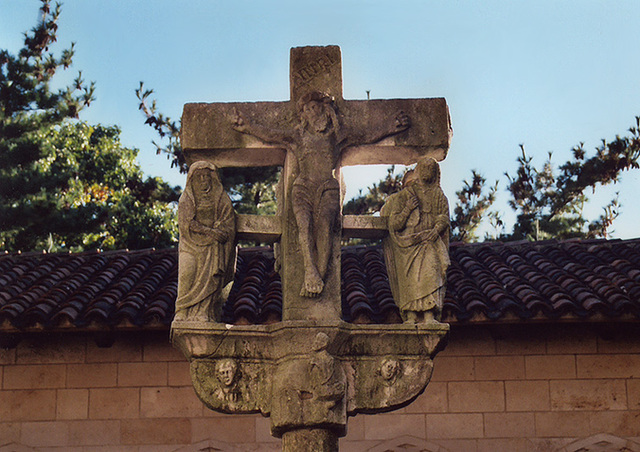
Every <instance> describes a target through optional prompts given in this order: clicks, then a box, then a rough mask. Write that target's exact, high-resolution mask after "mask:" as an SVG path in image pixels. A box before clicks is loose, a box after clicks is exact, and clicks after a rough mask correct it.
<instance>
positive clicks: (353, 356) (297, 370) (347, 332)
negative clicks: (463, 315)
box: [173, 321, 449, 436]
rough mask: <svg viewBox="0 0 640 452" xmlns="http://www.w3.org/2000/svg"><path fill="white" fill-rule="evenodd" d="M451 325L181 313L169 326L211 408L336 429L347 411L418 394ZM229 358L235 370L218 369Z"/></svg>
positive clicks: (382, 406) (388, 406)
mask: <svg viewBox="0 0 640 452" xmlns="http://www.w3.org/2000/svg"><path fill="white" fill-rule="evenodd" d="M448 330H449V327H448V325H445V324H439V323H433V324H419V325H405V324H402V325H353V324H348V323H345V322H303V321H297V322H280V323H277V324H272V325H250V326H239V325H222V324H218V323H209V324H205V323H203V322H181V323H180V325H177V324H174V326H173V342H174V344H175V345H176V346H177V347H178V348H180V350H181V351H182V352H183V353H184V354H185V356H189V357H191V359H192V361H191V376H192V380H193V383H194V387H195V389H196V393H197V394H198V396H199V397H200V398H201V399H202V400H203V402H204V403H205V404H206V405H207V406H209V407H210V408H212V409H215V410H217V411H222V412H238V413H251V412H261V413H262V414H264V415H270V416H271V419H272V431H273V433H274V434H275V435H277V436H281V435H282V433H283V432H285V431H288V430H291V429H293V428H294V427H295V426H297V428H300V427H301V426H305V427H314V428H315V427H318V426H322V425H325V426H327V425H329V426H331V429H332V430H333V431H335V432H338V433H339V434H340V435H342V434H343V433H344V428H345V426H346V416H347V415H354V414H356V413H374V412H379V411H388V410H392V409H397V408H400V407H402V406H404V405H406V404H408V403H410V402H411V401H412V400H413V399H415V398H416V397H417V396H418V395H419V394H420V393H421V392H422V391H423V390H424V388H425V387H426V385H427V383H428V382H429V380H430V378H431V372H432V369H433V363H432V358H433V357H434V356H435V354H436V353H437V352H438V351H439V350H441V349H442V348H443V347H444V345H445V342H446V335H447V333H448ZM229 363H233V364H232V365H231V366H230V367H231V369H233V370H232V371H231V372H228V373H227V374H225V373H224V371H223V370H224V365H225V364H229ZM230 375H231V376H230ZM225 378H226V380H225Z"/></svg>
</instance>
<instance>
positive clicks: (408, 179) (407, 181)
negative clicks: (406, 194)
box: [402, 169, 418, 188]
mask: <svg viewBox="0 0 640 452" xmlns="http://www.w3.org/2000/svg"><path fill="white" fill-rule="evenodd" d="M417 179H418V175H417V174H416V170H415V169H411V170H409V171H407V172H406V173H404V177H403V178H402V188H406V187H408V186H410V185H411V184H413V183H415V182H416V180H417Z"/></svg>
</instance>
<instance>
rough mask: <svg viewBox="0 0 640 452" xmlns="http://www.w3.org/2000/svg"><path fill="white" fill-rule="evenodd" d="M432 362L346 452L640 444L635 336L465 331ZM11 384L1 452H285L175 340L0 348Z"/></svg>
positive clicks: (155, 336)
mask: <svg viewBox="0 0 640 452" xmlns="http://www.w3.org/2000/svg"><path fill="white" fill-rule="evenodd" d="M434 364H435V371H434V375H433V379H432V382H431V383H430V385H429V387H428V388H427V390H426V392H425V393H424V394H422V395H421V396H420V397H419V398H418V399H417V400H416V401H415V402H414V403H412V404H411V405H409V406H407V407H405V408H403V409H401V410H399V411H395V412H392V413H386V414H379V415H374V416H370V415H358V416H356V417H353V418H350V421H349V433H348V435H347V437H345V438H343V439H342V440H341V450H342V451H366V450H374V451H376V450H379V451H385V450H400V448H401V447H405V448H406V447H408V446H415V447H416V448H417V449H416V450H428V451H439V452H444V451H450V452H454V451H464V452H468V451H516V452H517V451H552V450H566V451H568V450H575V448H574V449H572V447H573V446H572V444H577V443H576V442H577V441H581V440H584V439H585V438H587V439H586V441H587V443H588V441H589V438H590V437H592V436H594V435H597V434H601V433H605V434H608V435H610V436H611V437H618V439H620V440H621V441H627V442H628V444H631V445H633V444H634V443H640V334H638V332H637V331H636V330H634V329H633V328H621V327H620V326H619V325H618V326H616V325H613V326H610V327H607V326H603V325H595V326H589V325H584V324H583V325H577V324H574V325H567V324H564V325H558V326H553V327H552V326H543V325H539V326H528V327H526V328H523V327H522V326H512V327H510V326H500V327H495V326H494V327H459V326H454V327H453V329H452V335H451V339H450V342H449V345H448V347H447V349H446V350H445V351H444V352H442V353H441V354H440V355H438V357H437V358H436V360H435V362H434ZM0 382H1V383H0V384H1V386H0V452H4V451H5V450H14V449H11V448H12V447H13V448H15V447H16V445H17V444H19V445H23V446H26V449H21V450H29V448H33V449H34V450H39V451H49V450H51V451H54V450H56V451H62V450H64V451H76V450H77V451H94V450H95V451H109V450H114V451H115V450H118V451H125V452H127V451H136V452H143V451H175V450H180V451H187V450H194V451H195V450H199V449H201V448H204V447H207V446H209V447H216V448H218V449H221V450H262V451H275V450H279V444H280V443H279V441H278V440H275V439H273V438H271V436H270V434H269V420H268V419H267V418H263V417H261V416H259V415H247V416H236V415H233V416H232V415H224V414H217V413H213V412H210V411H209V410H208V409H206V408H204V407H203V405H202V403H201V402H200V401H199V400H198V399H197V397H196V396H195V394H194V392H193V389H192V388H191V381H190V377H189V370H188V364H187V363H186V362H185V360H184V358H183V357H182V355H181V354H180V353H178V352H177V351H175V350H174V349H173V348H172V347H171V345H170V344H169V341H168V338H167V333H166V332H157V333H155V332H154V333H145V334H130V335H124V336H121V337H118V338H117V339H116V341H115V343H114V344H113V345H112V346H111V347H109V348H100V347H98V346H97V345H96V343H95V341H94V340H93V338H92V337H91V336H90V335H83V334H77V335H70V334H67V335H46V336H44V335H42V336H36V335H31V336H27V337H26V338H25V339H24V340H22V341H21V342H20V343H19V344H18V346H17V348H14V349H10V350H2V349H0ZM601 439H602V438H601V437H599V439H598V438H597V439H595V440H594V441H600V440H601ZM581 444H584V442H583V443H581ZM9 445H11V446H9ZM189 445H192V446H189ZM234 447H235V448H234ZM581 447H582V446H581ZM633 447H635V446H633ZM614 450H616V449H614ZM630 450H636V449H632V448H630Z"/></svg>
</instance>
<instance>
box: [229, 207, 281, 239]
mask: <svg viewBox="0 0 640 452" xmlns="http://www.w3.org/2000/svg"><path fill="white" fill-rule="evenodd" d="M237 226H238V230H237V232H236V236H237V238H238V239H239V240H260V241H262V242H267V243H273V242H275V241H277V240H279V239H280V236H281V235H282V225H281V224H280V217H279V216H275V215H247V214H241V215H238V216H237Z"/></svg>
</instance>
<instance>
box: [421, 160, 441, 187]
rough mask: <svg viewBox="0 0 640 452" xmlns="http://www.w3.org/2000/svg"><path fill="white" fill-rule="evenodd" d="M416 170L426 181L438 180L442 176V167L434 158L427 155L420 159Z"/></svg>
mask: <svg viewBox="0 0 640 452" xmlns="http://www.w3.org/2000/svg"><path fill="white" fill-rule="evenodd" d="M416 172H417V173H418V178H419V179H420V180H422V181H424V182H427V183H429V182H437V181H438V179H439V176H440V167H439V166H438V162H436V160H435V159H434V158H431V157H426V158H423V159H420V160H418V164H417V165H416Z"/></svg>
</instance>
